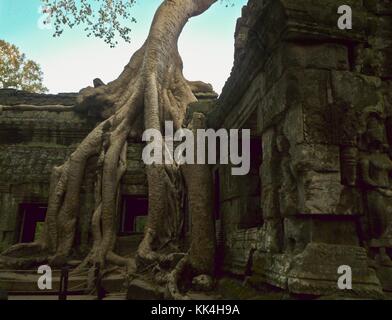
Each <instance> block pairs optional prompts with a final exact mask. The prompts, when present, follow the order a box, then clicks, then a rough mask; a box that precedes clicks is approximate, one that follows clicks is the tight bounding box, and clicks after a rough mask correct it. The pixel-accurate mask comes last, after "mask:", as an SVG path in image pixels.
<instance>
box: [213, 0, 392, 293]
mask: <svg viewBox="0 0 392 320" xmlns="http://www.w3.org/2000/svg"><path fill="white" fill-rule="evenodd" d="M343 4H346V5H350V6H351V8H352V9H353V29H352V30H340V29H339V28H338V27H337V21H338V18H339V15H338V14H337V9H338V7H339V6H340V5H343ZM391 8H392V6H391V3H390V1H367V0H363V1H357V0H355V1H354V0H353V1H350V0H347V1H338V0H328V1H321V0H320V1H315V0H274V1H272V0H270V1H268V0H263V1H260V0H258V1H254V0H250V1H249V3H248V6H247V7H244V9H243V16H242V18H241V19H239V21H238V23H237V31H236V54H235V64H234V67H233V71H232V74H231V77H230V78H229V80H228V81H227V83H226V86H225V88H224V90H223V93H222V95H221V97H220V99H219V104H218V107H217V108H216V109H215V110H214V111H213V112H211V113H210V115H209V124H210V126H211V127H214V128H220V127H225V128H251V129H252V134H253V136H255V137H259V138H260V139H261V140H262V165H261V167H260V180H261V195H260V201H261V209H260V215H262V217H263V218H262V224H261V225H260V226H259V227H258V229H257V232H256V233H255V234H257V236H255V237H248V236H246V234H247V232H250V233H251V234H253V233H254V230H253V229H252V230H251V229H250V230H249V231H244V230H241V228H240V226H239V225H238V219H239V216H240V215H241V213H240V211H241V210H240V209H238V204H235V203H231V204H226V203H225V199H222V207H221V214H222V229H223V230H224V234H226V235H227V237H226V239H225V242H226V243H225V245H226V248H227V249H226V251H225V256H226V258H225V269H226V270H227V271H229V272H234V273H238V270H242V272H240V273H242V274H245V273H246V272H247V271H246V270H247V269H246V268H244V266H245V263H249V262H248V260H249V259H251V260H252V266H253V267H252V271H251V274H252V281H253V282H254V284H255V285H257V284H259V283H261V282H267V283H269V284H272V285H274V286H277V287H280V288H282V289H285V290H288V291H290V292H292V293H295V294H311V295H321V294H322V295H325V294H342V293H343V292H336V291H337V280H338V277H339V274H338V273H337V270H338V267H339V266H341V265H349V266H351V267H352V270H353V281H354V284H353V286H354V288H355V290H354V291H355V293H356V294H357V295H364V296H372V295H373V296H379V295H380V294H381V289H382V288H383V289H384V290H389V289H390V288H391V279H392V278H391V275H392V273H391V272H392V269H388V267H387V266H386V265H388V263H389V262H388V261H387V260H389V261H390V257H387V256H386V255H385V254H383V252H384V251H385V250H386V252H387V255H388V254H390V252H389V250H390V249H389V248H391V244H392V242H390V236H389V225H391V223H392V222H391V223H390V221H391V220H392V219H391V217H392V213H390V211H389V209H388V208H389V207H390V205H392V202H391V200H389V199H390V198H389V194H390V191H389V190H391V189H392V188H391V186H392V185H391V184H390V182H389V179H388V177H389V174H390V173H391V172H392V166H391V164H392V162H391V160H390V155H391V152H390V150H391V146H392V144H391V142H392V140H391V137H392V135H391V133H390V132H392V131H391V128H392V127H391V123H392V121H391V120H390V119H391V111H392V109H391V106H392V104H391V102H392V100H391V94H390V92H392V91H391V89H392V87H391V83H392V82H391V79H392V56H391V52H392V51H391V50H392V19H391V14H392V11H391V10H392V9H391ZM254 119H256V120H254ZM255 122H256V123H255ZM222 170H223V171H224V169H222ZM369 175H370V176H373V183H372V185H370V182H369V181H371V180H372V179H371V178H372V177H370V179H366V177H368V176H369ZM380 176H385V179H384V181H383V182H382V181H381V180H382V178H380ZM232 179H234V178H232ZM238 186H239V188H241V187H240V184H238ZM221 187H222V188H226V187H227V186H225V185H222V186H221ZM386 190H388V191H386ZM369 192H370V193H371V195H370V196H369ZM383 212H385V213H383ZM381 220H382V221H381ZM372 228H373V229H376V230H377V231H378V234H376V233H377V231H375V230H372ZM380 230H382V231H383V232H381V231H380ZM382 233H384V234H382ZM249 239H251V240H249ZM236 248H246V249H245V251H246V257H243V258H239V257H241V255H244V252H243V251H241V250H237V249H236ZM249 248H253V249H254V250H255V252H254V253H253V254H251V252H250V249H249ZM240 252H241V253H240ZM239 259H240V260H241V261H242V263H241V268H238V263H237V261H238V260H239ZM368 264H370V265H374V266H375V267H373V268H368ZM338 291H339V290H338ZM354 291H351V293H352V292H354Z"/></svg>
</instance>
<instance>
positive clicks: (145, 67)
mask: <svg viewBox="0 0 392 320" xmlns="http://www.w3.org/2000/svg"><path fill="white" fill-rule="evenodd" d="M215 2H216V0H165V1H163V3H162V4H161V6H160V7H159V9H158V10H157V12H156V14H155V17H154V20H153V23H152V26H151V29H150V32H149V35H148V38H147V40H146V42H145V43H144V45H143V46H142V47H141V48H140V49H139V50H138V51H137V52H136V53H135V54H134V55H133V57H132V58H131V60H130V62H129V63H128V65H127V66H126V67H125V69H124V71H123V72H122V74H121V75H120V76H119V78H118V79H116V80H115V81H113V82H111V83H109V84H108V85H104V86H99V87H97V88H91V87H89V88H86V89H84V90H82V91H81V93H80V95H79V97H78V105H77V108H78V109H92V108H94V109H95V110H97V111H95V112H99V113H100V115H101V116H102V117H104V118H105V120H104V121H103V122H102V123H101V124H99V125H98V126H97V127H96V128H95V129H94V130H93V131H92V132H91V133H90V134H89V135H88V136H87V137H86V138H85V139H84V140H83V141H82V143H81V144H80V145H79V146H78V148H77V149H76V150H75V152H73V154H72V155H71V156H70V157H69V159H67V161H66V162H65V163H64V164H63V165H62V166H59V167H56V168H54V169H53V173H52V177H51V184H50V195H49V201H48V211H47V218H46V222H45V231H44V232H43V235H42V237H41V239H40V240H39V241H37V242H36V243H33V244H28V245H23V244H22V245H20V244H19V245H15V246H13V247H11V248H10V249H9V250H7V251H6V252H5V253H4V255H8V256H13V257H20V256H25V255H26V250H27V251H28V252H33V250H35V251H36V252H39V253H41V255H42V256H50V259H49V263H51V264H53V265H59V264H63V263H64V262H65V261H66V260H67V258H68V257H69V256H70V253H71V248H72V246H73V243H74V237H75V230H76V221H77V219H78V218H79V209H80V192H81V185H82V182H83V179H84V178H85V171H86V164H87V161H89V160H91V159H93V158H94V159H95V158H96V159H97V160H96V181H95V211H94V214H93V217H92V221H91V230H92V234H93V244H92V248H91V251H90V253H89V254H88V256H87V258H86V260H85V261H84V263H83V264H82V265H83V266H84V265H86V264H89V265H97V264H99V265H100V269H102V267H103V266H104V264H105V263H107V262H111V263H115V264H121V265H127V266H129V261H128V260H126V259H123V258H121V257H118V256H117V255H115V254H114V253H113V248H114V244H115V238H116V234H115V221H116V214H117V212H116V211H117V210H116V209H117V200H118V199H117V198H118V194H119V186H120V180H121V177H122V175H123V174H124V172H125V170H126V151H127V140H128V138H132V137H140V136H141V134H142V131H143V130H144V129H151V128H154V129H157V130H161V131H162V128H163V124H164V121H165V120H172V121H173V122H174V127H175V129H178V128H180V127H181V126H182V123H183V120H184V117H185V113H186V108H187V106H188V105H189V103H191V102H194V101H196V98H195V96H194V94H193V92H192V89H193V90H196V91H197V90H198V86H199V87H204V88H205V86H206V85H205V84H203V83H197V82H196V83H190V82H188V81H187V80H186V79H185V78H184V76H183V74H182V60H181V58H180V55H179V53H178V47H177V42H178V38H179V36H180V34H181V32H182V30H183V28H184V26H185V24H186V23H187V21H188V19H189V18H191V17H194V16H196V15H199V14H201V13H203V12H204V11H206V10H207V9H208V8H209V7H210V6H211V5H212V4H213V3H215ZM146 170H147V179H148V191H149V192H148V193H149V196H148V197H149V198H148V199H149V215H148V221H147V226H146V229H145V236H144V239H143V241H142V243H141V244H140V247H139V249H138V252H137V256H138V260H139V261H143V262H154V261H156V260H159V258H160V255H159V253H158V252H157V249H159V248H160V247H162V246H163V245H164V244H165V243H166V242H168V241H170V240H171V239H170V238H171V237H174V236H175V233H176V230H167V228H166V229H164V228H163V227H162V226H164V225H165V224H164V223H163V222H164V221H165V218H166V217H167V216H168V215H170V214H171V215H173V214H174V215H175V214H177V213H176V212H173V211H178V210H179V208H180V206H179V204H178V202H179V201H180V196H179V193H178V190H176V186H178V183H179V182H178V181H179V179H180V174H179V170H178V168H177V167H175V166H168V165H151V166H147V169H146ZM187 171H188V170H187V169H185V172H187ZM189 171H191V170H189ZM196 171H197V172H200V179H202V183H203V184H205V185H207V184H208V183H209V181H208V177H207V175H206V171H205V170H204V169H203V168H202V166H200V167H199V166H198V167H197V169H196ZM196 171H195V172H196ZM185 176H186V181H187V184H188V189H189V192H190V196H189V198H190V206H191V212H195V213H198V214H199V215H198V218H197V219H199V218H200V219H204V218H205V219H206V220H205V221H209V219H210V218H211V217H210V214H211V213H210V211H211V208H209V207H208V206H203V204H202V203H204V202H203V201H202V200H201V202H200V200H198V199H207V198H206V197H208V196H204V195H203V194H204V193H203V192H201V191H202V190H201V189H200V188H197V182H196V180H197V179H198V177H197V175H195V174H194V173H193V174H192V173H191V174H185ZM206 191H207V188H206ZM193 192H194V193H193ZM203 197H204V198H203ZM208 201H209V200H208ZM173 203H174V205H173ZM206 203H207V202H206ZM168 211H171V212H168ZM193 219H194V221H193V222H192V223H193V229H195V233H194V234H197V239H196V240H197V241H199V245H200V244H203V245H204V243H205V241H204V239H210V238H211V233H212V232H213V230H212V229H211V227H210V224H208V226H207V227H205V226H204V225H203V221H204V220H201V221H199V220H196V215H195V217H194V218H193ZM197 230H200V232H196V231H197ZM207 242H208V241H207ZM206 246H208V247H206V249H207V251H208V255H210V254H213V249H212V247H211V244H210V243H209V242H208V243H206ZM201 250H204V248H201V247H199V248H198V247H197V246H196V245H193V244H192V246H191V250H190V253H191V255H190V256H191V264H192V266H193V267H195V268H200V269H202V270H201V271H202V272H208V271H209V270H207V269H211V268H212V262H211V259H213V258H211V257H206V255H205V254H204V255H203V252H202V251H201ZM35 259H36V260H37V258H35Z"/></svg>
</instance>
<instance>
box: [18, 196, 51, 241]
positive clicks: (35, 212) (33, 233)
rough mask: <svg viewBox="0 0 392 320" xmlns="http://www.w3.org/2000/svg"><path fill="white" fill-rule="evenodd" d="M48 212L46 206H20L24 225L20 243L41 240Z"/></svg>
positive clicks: (30, 204) (33, 204)
mask: <svg viewBox="0 0 392 320" xmlns="http://www.w3.org/2000/svg"><path fill="white" fill-rule="evenodd" d="M46 210H47V206H46V204H37V203H23V204H21V205H20V212H21V217H22V223H21V232H20V238H19V242H22V243H27V242H33V241H34V240H37V239H38V238H39V236H40V235H41V233H42V231H43V227H44V223H45V217H46Z"/></svg>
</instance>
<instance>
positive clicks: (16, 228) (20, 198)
mask: <svg viewBox="0 0 392 320" xmlns="http://www.w3.org/2000/svg"><path fill="white" fill-rule="evenodd" d="M75 97H76V95H75V94H60V95H41V94H29V93H26V92H21V91H16V90H0V106H1V107H0V251H2V250H3V249H5V248H6V247H8V246H9V245H11V244H13V243H15V242H18V239H19V233H20V228H21V216H20V215H21V212H20V205H21V204H22V203H40V204H45V203H47V198H48V191H49V179H50V174H51V169H52V168H53V166H55V165H60V164H62V163H63V162H64V161H65V159H66V158H67V157H68V156H69V155H70V154H71V153H72V152H73V151H74V150H75V148H76V147H77V145H78V144H79V143H80V142H81V141H82V139H83V138H84V137H85V136H86V135H87V134H88V133H89V132H90V131H91V130H92V129H93V128H94V127H95V125H96V124H97V123H98V121H99V119H96V118H91V117H86V116H85V115H82V114H79V113H77V112H75V111H74V110H73V108H72V105H73V104H74V103H75ZM9 106H13V107H12V108H9ZM26 106H29V108H26ZM37 106H40V107H42V106H44V107H45V111H39V110H34V109H35V108H36V107H37ZM59 106H71V107H70V108H65V109H64V110H63V109H61V108H60V109H58V108H57V107H59ZM58 110H61V111H58ZM141 153H142V144H140V143H136V142H133V141H130V142H129V148H128V162H127V166H128V168H127V171H126V174H125V175H124V178H123V182H122V191H121V192H122V194H123V195H142V196H145V195H146V194H147V188H146V177H145V172H144V167H143V163H142V162H141V159H142V157H141ZM92 176H93V172H90V171H87V172H86V177H87V179H86V181H87V182H85V184H84V185H83V186H82V201H81V203H82V208H81V211H82V214H81V217H84V218H83V219H81V220H80V221H79V228H78V230H79V232H80V233H83V232H84V233H85V234H84V235H80V238H81V239H82V240H81V241H82V245H83V244H85V243H83V241H87V240H88V234H87V231H86V230H87V227H88V223H89V221H88V219H89V217H90V212H91V213H92V208H93V195H92V191H93V186H92V181H93V180H92Z"/></svg>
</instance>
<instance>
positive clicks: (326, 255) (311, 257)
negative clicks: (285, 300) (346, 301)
mask: <svg viewBox="0 0 392 320" xmlns="http://www.w3.org/2000/svg"><path fill="white" fill-rule="evenodd" d="M342 265H346V266H350V267H351V268H352V281H353V288H355V289H354V290H353V291H352V292H349V291H348V292H346V294H348V295H350V294H354V295H357V296H359V297H362V298H366V297H373V298H380V297H382V289H381V285H380V282H379V280H378V279H377V277H376V275H375V272H374V270H373V269H370V268H369V267H368V262H367V254H366V250H365V249H364V248H360V247H358V246H346V245H339V246H338V245H327V244H321V243H310V244H309V245H308V246H307V247H306V249H305V250H304V251H303V253H301V254H299V255H297V256H295V257H294V259H293V261H292V264H291V268H290V271H289V273H288V286H289V290H290V291H291V292H293V293H301V294H304V293H305V294H313V295H328V294H333V293H334V292H339V288H338V287H337V281H338V278H339V276H340V275H339V274H338V268H339V267H340V266H342ZM341 293H342V292H341ZM342 294H344V293H342Z"/></svg>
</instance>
